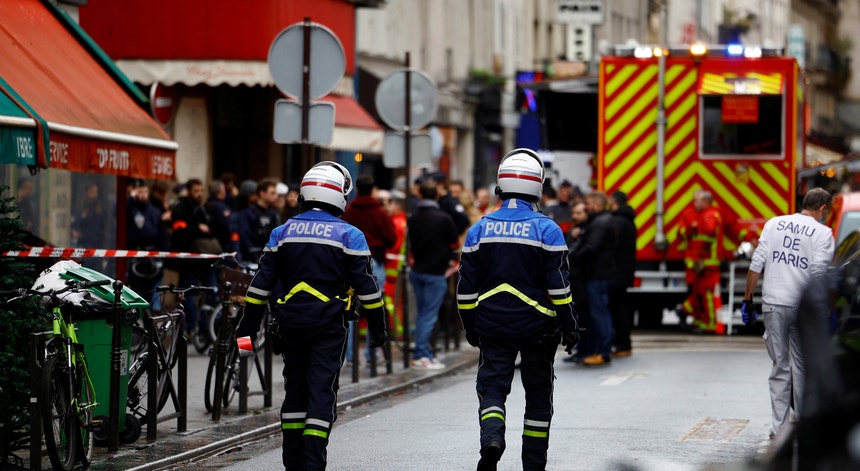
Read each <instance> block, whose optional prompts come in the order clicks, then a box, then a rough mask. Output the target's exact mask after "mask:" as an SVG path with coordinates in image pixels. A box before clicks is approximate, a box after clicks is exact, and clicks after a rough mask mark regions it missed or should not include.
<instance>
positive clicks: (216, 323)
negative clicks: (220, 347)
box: [206, 304, 236, 345]
mask: <svg viewBox="0 0 860 471" xmlns="http://www.w3.org/2000/svg"><path fill="white" fill-rule="evenodd" d="M233 308H234V309H236V306H233ZM223 310H224V306H222V305H220V304H219V305H218V306H216V307H215V309H214V310H213V311H212V313H211V315H210V316H209V319H208V320H207V322H206V327H207V329H206V332H207V334H208V335H209V341H210V342H211V343H212V344H213V345H217V344H218V331H219V330H220V328H221V311H223Z"/></svg>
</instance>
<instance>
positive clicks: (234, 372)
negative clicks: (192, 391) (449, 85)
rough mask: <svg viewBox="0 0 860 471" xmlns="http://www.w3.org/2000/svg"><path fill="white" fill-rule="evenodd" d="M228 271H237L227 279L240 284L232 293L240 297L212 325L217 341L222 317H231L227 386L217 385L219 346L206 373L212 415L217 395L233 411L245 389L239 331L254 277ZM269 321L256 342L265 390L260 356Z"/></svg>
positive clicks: (227, 302)
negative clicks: (238, 343)
mask: <svg viewBox="0 0 860 471" xmlns="http://www.w3.org/2000/svg"><path fill="white" fill-rule="evenodd" d="M224 269H225V270H233V272H234V273H232V274H230V275H226V276H225V277H224V278H225V280H227V281H228V282H230V283H231V285H232V286H235V284H238V286H239V289H238V290H237V291H232V290H231V293H237V294H236V295H235V296H232V295H231V296H230V297H229V298H228V299H225V300H224V301H223V302H222V306H221V308H220V309H219V311H218V313H217V317H215V316H213V317H215V319H214V321H213V323H212V331H213V332H212V334H213V336H215V337H216V338H217V336H218V335H220V328H217V327H218V326H220V325H224V324H223V319H222V316H223V314H224V313H225V312H226V313H227V315H228V319H227V321H228V325H229V332H227V333H226V334H225V335H226V336H227V337H226V342H227V343H226V346H227V350H226V352H225V361H224V374H223V383H221V384H220V385H216V384H215V383H216V382H217V380H216V377H217V374H216V373H217V363H218V350H217V347H218V342H217V341H215V347H213V348H212V349H210V350H209V365H208V367H207V369H206V380H205V384H204V394H203V404H204V405H205V406H206V410H207V411H208V412H212V410H213V406H214V404H215V397H216V395H215V392H216V390H217V389H218V388H220V389H221V399H222V400H221V403H222V404H223V407H229V406H230V403H231V402H232V401H233V399H234V398H235V396H236V393H237V392H239V389H240V385H241V366H242V364H241V362H242V356H241V354H240V351H239V347H238V345H237V344H236V335H235V331H236V325H237V323H238V321H239V320H240V319H241V318H242V310H243V309H244V293H245V292H246V291H247V289H248V288H247V287H248V285H249V284H250V280H251V278H252V275H250V274H248V273H243V272H241V271H240V270H235V269H229V268H228V267H224ZM234 283H235V284H234ZM240 293H241V295H240ZM234 304H236V311H235V312H233V305H234ZM268 317H269V316H268V315H266V316H264V318H263V321H262V322H261V324H260V330H259V331H258V332H257V334H256V338H255V339H254V341H253V342H252V348H253V359H254V371H256V373H257V377H258V378H259V381H260V384H262V385H263V387H264V388H266V387H268V386H267V383H268V382H267V381H266V376H265V373H264V370H263V367H262V365H261V364H260V357H259V355H257V353H258V352H259V351H261V350H262V348H263V343H264V340H265V335H266V325H267V322H268ZM248 375H249V376H250V375H251V372H250V371H249V372H248Z"/></svg>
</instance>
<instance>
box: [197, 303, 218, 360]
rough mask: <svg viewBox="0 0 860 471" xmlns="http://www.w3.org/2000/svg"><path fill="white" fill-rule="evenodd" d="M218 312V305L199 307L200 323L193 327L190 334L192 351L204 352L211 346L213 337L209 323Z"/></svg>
mask: <svg viewBox="0 0 860 471" xmlns="http://www.w3.org/2000/svg"><path fill="white" fill-rule="evenodd" d="M220 311H221V306H220V305H218V306H216V307H213V306H210V305H209V304H203V305H201V306H200V310H199V311H198V314H199V315H200V317H201V318H200V321H199V322H198V323H197V325H195V326H194V331H193V332H191V343H192V344H194V349H195V350H197V353H204V352H206V349H207V348H209V345H211V344H212V342H213V340H212V338H213V337H212V331H211V329H212V327H211V326H210V323H211V322H212V319H213V318H214V317H215V315H216V313H217V312H220Z"/></svg>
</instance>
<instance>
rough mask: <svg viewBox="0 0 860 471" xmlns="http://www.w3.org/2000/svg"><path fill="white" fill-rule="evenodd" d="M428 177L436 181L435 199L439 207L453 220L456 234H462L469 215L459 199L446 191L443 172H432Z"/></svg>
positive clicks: (467, 226) (467, 224) (466, 225)
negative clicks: (436, 196)
mask: <svg viewBox="0 0 860 471" xmlns="http://www.w3.org/2000/svg"><path fill="white" fill-rule="evenodd" d="M428 177H429V179H430V180H432V181H433V182H434V183H436V194H437V195H438V198H437V201H438V202H439V209H441V210H442V211H445V212H446V213H448V215H449V216H451V219H453V220H454V226H455V227H456V228H457V234H462V233H463V232H465V231H466V229H468V228H469V216H468V215H467V214H466V209H465V208H464V207H463V205H462V204H460V200H458V199H457V198H455V197H454V196H453V195H451V193H450V192H449V191H448V186H447V185H446V184H445V174H444V173H442V172H433V173H431V174H430V175H428Z"/></svg>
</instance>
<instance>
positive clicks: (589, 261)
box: [571, 191, 615, 366]
mask: <svg viewBox="0 0 860 471" xmlns="http://www.w3.org/2000/svg"><path fill="white" fill-rule="evenodd" d="M607 199H608V198H607V197H606V193H604V192H602V191H593V192H591V193H589V194H588V196H586V197H585V206H586V208H587V209H588V214H589V218H588V226H586V229H585V233H584V235H583V240H582V243H581V244H580V245H579V246H578V247H576V250H574V252H573V253H572V254H571V257H573V260H576V262H577V263H581V264H582V265H583V266H584V272H585V280H586V281H585V287H586V291H587V293H588V321H589V323H588V325H589V329H588V330H587V331H586V332H585V335H586V336H587V337H588V341H587V344H588V346H589V348H590V349H591V352H592V353H591V355H589V356H587V357H585V358H584V359H583V360H582V363H583V364H584V365H588V366H595V365H602V364H604V363H608V362H610V361H611V356H610V354H611V345H612V313H611V312H610V311H609V295H610V293H611V292H612V285H613V284H614V283H615V224H614V223H613V222H612V215H611V214H610V213H609V211H607V210H606V207H607Z"/></svg>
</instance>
